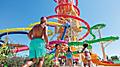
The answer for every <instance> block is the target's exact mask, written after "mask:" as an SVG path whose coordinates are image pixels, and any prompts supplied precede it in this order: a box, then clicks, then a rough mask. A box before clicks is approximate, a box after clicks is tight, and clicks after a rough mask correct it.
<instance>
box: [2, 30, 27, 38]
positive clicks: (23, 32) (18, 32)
mask: <svg viewBox="0 0 120 67" xmlns="http://www.w3.org/2000/svg"><path fill="white" fill-rule="evenodd" d="M9 34H28V32H25V31H16V32H6V33H2V34H0V39H1V38H2V36H4V35H9Z"/></svg>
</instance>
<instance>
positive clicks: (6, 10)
mask: <svg viewBox="0 0 120 67" xmlns="http://www.w3.org/2000/svg"><path fill="white" fill-rule="evenodd" d="M119 3H120V0H79V9H80V11H81V15H80V17H81V18H82V19H84V20H85V21H87V22H88V23H89V24H90V26H93V25H95V24H99V23H104V24H106V27H105V28H104V29H102V30H101V33H102V37H107V36H120V30H119V28H120V26H119V25H120V23H119V18H120V13H119V12H120V7H119V6H120V4H119ZM56 5H57V4H56V3H55V2H54V1H53V0H0V29H7V28H19V27H27V26H28V25H29V24H31V23H34V22H37V21H39V18H40V17H41V16H50V15H55V12H54V8H55V6H56ZM95 33H96V32H95ZM96 35H98V34H97V33H96ZM9 39H10V40H11V42H13V43H20V44H27V45H28V44H29V41H30V40H29V39H28V38H27V36H26V35H10V36H9ZM119 48H120V40H117V41H115V42H112V43H110V45H109V46H108V47H107V48H106V54H107V55H109V56H111V55H119V56H120V49H119ZM93 52H95V53H97V54H98V55H99V56H100V57H102V53H101V48H100V44H99V43H96V44H93Z"/></svg>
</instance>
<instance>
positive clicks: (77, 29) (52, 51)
mask: <svg viewBox="0 0 120 67" xmlns="http://www.w3.org/2000/svg"><path fill="white" fill-rule="evenodd" d="M53 2H54V3H56V4H57V5H56V7H55V9H54V11H55V15H50V16H46V18H47V20H48V22H47V26H48V27H51V28H52V30H51V29H48V31H47V32H48V37H49V46H48V47H49V48H47V53H46V55H45V57H44V59H45V60H44V63H43V67H65V66H66V67H67V66H68V67H86V66H85V65H87V66H88V67H89V64H88V62H89V61H90V67H115V66H116V67H120V59H119V57H118V56H111V58H108V55H106V52H105V48H106V47H107V46H109V44H110V43H111V42H115V41H117V40H119V37H118V36H116V35H115V36H113V35H111V36H107V37H102V33H101V31H102V29H103V28H105V27H106V25H107V24H104V23H97V24H95V25H92V26H90V25H89V22H87V21H85V20H84V19H82V18H81V17H80V15H81V11H80V9H79V8H78V5H79V0H53ZM39 23H40V22H39V21H38V22H34V23H32V24H28V26H27V27H24V28H23V27H18V28H14V27H13V28H7V29H0V67H22V66H23V65H24V64H25V63H26V62H27V61H28V60H29V57H28V56H24V57H19V56H17V55H16V54H17V53H19V52H21V53H22V52H24V51H29V46H28V45H27V44H24V45H23V44H18V43H10V39H9V36H10V35H12V34H21V35H27V34H28V32H29V31H30V30H31V29H32V28H33V26H35V25H37V24H39ZM94 32H96V33H98V35H96V34H95V33H94ZM88 37H90V38H88ZM95 43H99V45H100V46H101V50H99V51H101V52H102V56H103V58H101V57H100V56H99V55H98V54H96V53H94V52H93V48H94V47H93V45H94V44H95ZM85 44H87V47H86V48H85V49H87V51H88V53H89V55H90V56H89V57H90V60H88V59H89V58H86V56H88V55H86V53H85V51H84V50H85V49H84V45H85ZM69 51H70V52H69ZM69 53H70V54H71V55H70V54H69ZM68 56H71V58H69V59H68ZM56 58H57V59H56ZM37 63H38V62H37ZM37 63H35V64H33V65H32V66H31V67H37V66H36V65H37ZM84 64H85V65H84Z"/></svg>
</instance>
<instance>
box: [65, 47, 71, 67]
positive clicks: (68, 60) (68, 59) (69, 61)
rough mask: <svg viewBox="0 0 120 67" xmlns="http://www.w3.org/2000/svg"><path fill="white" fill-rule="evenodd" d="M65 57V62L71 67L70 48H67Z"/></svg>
mask: <svg viewBox="0 0 120 67" xmlns="http://www.w3.org/2000/svg"><path fill="white" fill-rule="evenodd" d="M66 53H67V55H66V57H67V62H68V64H69V66H70V67H72V52H71V51H70V48H69V47H68V51H67V52H66Z"/></svg>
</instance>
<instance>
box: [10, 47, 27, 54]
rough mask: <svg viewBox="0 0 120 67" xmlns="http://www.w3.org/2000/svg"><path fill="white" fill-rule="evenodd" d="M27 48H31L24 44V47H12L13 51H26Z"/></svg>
mask: <svg viewBox="0 0 120 67" xmlns="http://www.w3.org/2000/svg"><path fill="white" fill-rule="evenodd" d="M25 50H29V47H28V46H23V47H19V48H16V49H12V50H11V51H12V52H15V53H17V52H21V51H25Z"/></svg>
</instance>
